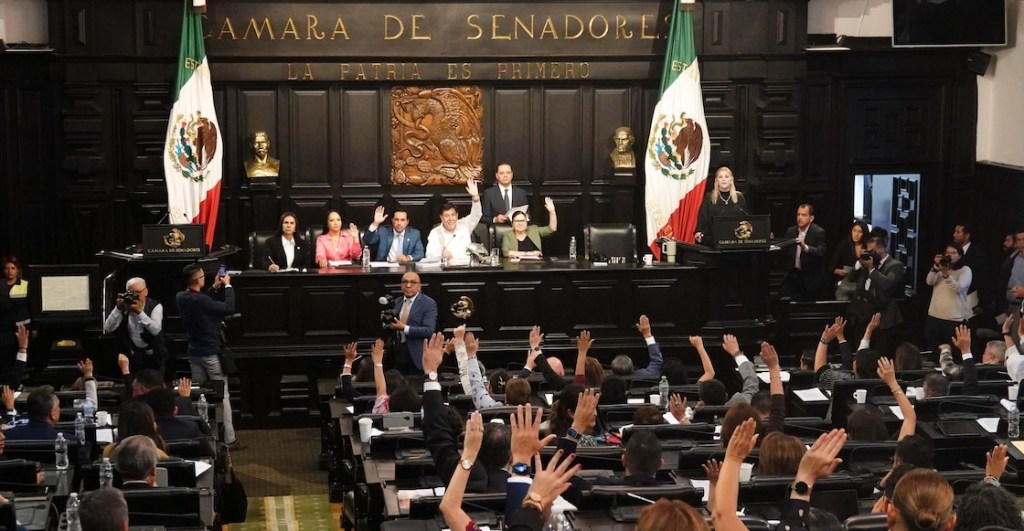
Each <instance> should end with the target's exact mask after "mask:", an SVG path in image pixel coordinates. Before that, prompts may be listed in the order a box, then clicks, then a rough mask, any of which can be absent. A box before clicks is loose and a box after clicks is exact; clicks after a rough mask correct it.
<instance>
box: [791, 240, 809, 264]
mask: <svg viewBox="0 0 1024 531" xmlns="http://www.w3.org/2000/svg"><path fill="white" fill-rule="evenodd" d="M800 235H801V234H800V231H797V236H798V237H799V236H800ZM803 236H804V237H806V233H804V234H803ZM803 250H804V246H803V245H800V244H797V246H796V263H795V264H793V267H795V268H797V269H800V253H802V252H803Z"/></svg>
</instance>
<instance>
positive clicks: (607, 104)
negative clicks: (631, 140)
mask: <svg viewBox="0 0 1024 531" xmlns="http://www.w3.org/2000/svg"><path fill="white" fill-rule="evenodd" d="M631 96H632V91H631V90H630V89H629V88H627V87H610V88H601V87H598V88H595V89H594V105H593V118H592V120H593V122H594V128H593V131H594V138H593V145H592V147H591V149H593V152H594V158H593V161H592V163H591V164H592V166H593V168H594V180H595V181H605V180H609V179H611V177H612V170H613V168H612V164H611V160H610V159H609V158H608V155H609V154H610V153H611V152H612V150H614V149H615V143H614V142H613V141H612V136H613V135H614V133H615V129H616V128H618V127H620V126H623V125H625V126H627V127H631V128H632V124H633V121H634V120H633V119H632V118H633V105H632V98H631ZM648 125H649V124H648ZM637 133H638V132H637V131H636V129H634V130H633V136H634V137H644V136H646V132H642V133H640V134H637ZM642 146H644V142H643V140H642V138H641V140H640V141H639V142H637V146H634V147H635V148H637V149H635V150H634V151H638V152H639V153H640V156H639V157H638V160H643V149H642ZM642 166H643V163H642V162H639V163H638V164H637V167H638V168H641V167H642Z"/></svg>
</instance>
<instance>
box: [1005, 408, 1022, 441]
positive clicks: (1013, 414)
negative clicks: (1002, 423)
mask: <svg viewBox="0 0 1024 531" xmlns="http://www.w3.org/2000/svg"><path fill="white" fill-rule="evenodd" d="M1006 435H1007V437H1009V438H1011V439H1018V438H1020V410H1018V409H1017V403H1016V402H1014V403H1013V405H1012V406H1010V411H1008V412H1007V413H1006Z"/></svg>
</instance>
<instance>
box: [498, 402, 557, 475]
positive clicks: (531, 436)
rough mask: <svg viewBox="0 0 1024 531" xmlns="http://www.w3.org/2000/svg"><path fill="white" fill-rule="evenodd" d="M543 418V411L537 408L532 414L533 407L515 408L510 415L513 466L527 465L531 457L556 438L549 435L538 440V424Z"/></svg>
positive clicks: (553, 435)
mask: <svg viewBox="0 0 1024 531" xmlns="http://www.w3.org/2000/svg"><path fill="white" fill-rule="evenodd" d="M543 416H544V410H543V409H540V408H537V412H536V414H534V411H533V406H522V405H520V406H518V407H516V412H515V413H513V414H512V415H510V418H509V421H510V423H511V426H512V443H511V448H512V463H513V464H515V463H527V464H529V462H530V457H531V456H533V455H534V454H536V453H538V452H540V449H541V448H543V447H545V446H547V445H548V444H549V443H551V442H552V441H554V440H555V438H557V435H555V434H551V435H548V436H547V437H544V439H540V424H541V418H543Z"/></svg>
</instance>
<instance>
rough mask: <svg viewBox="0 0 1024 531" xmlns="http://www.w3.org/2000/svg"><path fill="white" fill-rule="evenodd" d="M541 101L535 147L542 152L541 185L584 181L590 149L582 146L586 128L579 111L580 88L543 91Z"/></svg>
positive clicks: (580, 107)
mask: <svg viewBox="0 0 1024 531" xmlns="http://www.w3.org/2000/svg"><path fill="white" fill-rule="evenodd" d="M542 98H543V101H542V108H543V110H542V112H541V117H542V122H541V124H542V125H541V127H542V133H541V136H540V138H541V142H540V144H539V146H538V147H539V148H540V149H541V150H542V154H541V160H542V161H543V165H542V167H541V175H542V176H543V178H544V182H545V183H548V184H554V183H558V184H570V183H573V184H576V183H581V182H588V181H589V180H590V175H589V174H588V171H589V170H591V164H590V163H589V160H590V156H589V154H590V151H591V150H590V149H588V148H589V146H584V142H583V136H584V134H586V133H585V131H589V130H590V129H589V128H587V125H588V124H586V123H584V117H583V113H582V112H581V111H582V105H583V101H582V99H583V94H582V88H564V89H563V88H547V89H546V90H544V91H543V96H542ZM587 121H588V122H589V120H587ZM588 136H589V135H588Z"/></svg>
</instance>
